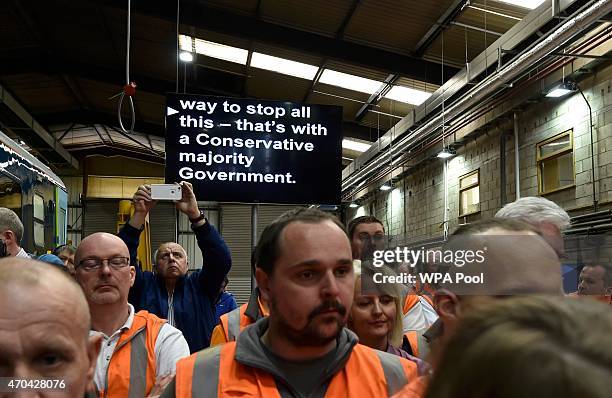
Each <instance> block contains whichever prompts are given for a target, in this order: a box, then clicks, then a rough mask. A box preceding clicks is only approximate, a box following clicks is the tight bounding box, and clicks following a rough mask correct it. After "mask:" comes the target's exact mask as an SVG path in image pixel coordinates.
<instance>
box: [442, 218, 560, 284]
mask: <svg viewBox="0 0 612 398" xmlns="http://www.w3.org/2000/svg"><path fill="white" fill-rule="evenodd" d="M446 250H451V251H453V252H459V251H466V252H467V251H472V252H477V251H479V250H480V251H481V253H482V258H483V261H474V262H471V263H470V264H466V265H464V266H462V267H457V266H455V265H453V264H448V270H449V274H450V276H451V279H452V282H451V281H448V282H447V283H443V285H442V287H443V288H445V289H447V290H449V291H451V292H454V293H455V294H457V295H464V296H465V295H488V296H500V295H518V294H553V295H560V294H561V293H562V289H561V264H560V263H559V259H558V257H557V255H556V253H555V252H554V250H553V249H552V248H551V247H550V245H548V243H547V242H546V241H545V240H544V239H543V238H542V237H541V236H540V235H538V234H537V233H535V232H533V231H532V230H530V229H525V230H522V231H518V230H512V231H510V230H507V229H505V228H503V227H502V226H497V227H495V226H494V227H492V228H489V229H487V230H484V231H480V232H476V233H474V234H467V235H457V236H453V237H451V239H450V241H449V244H448V245H447V246H446ZM459 274H462V275H464V276H480V275H482V276H483V277H484V281H483V283H462V282H465V281H467V278H466V279H463V280H462V281H459V279H458V276H459Z"/></svg>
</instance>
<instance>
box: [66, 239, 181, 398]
mask: <svg viewBox="0 0 612 398" xmlns="http://www.w3.org/2000/svg"><path fill="white" fill-rule="evenodd" d="M129 256H130V254H129V251H128V248H127V246H126V245H125V243H123V241H122V240H121V239H120V238H118V237H116V236H114V235H111V234H108V233H103V232H99V233H95V234H93V235H90V236H88V237H86V238H85V239H83V241H82V242H81V244H80V245H79V247H78V248H77V251H76V254H75V264H76V280H77V282H78V283H79V285H81V288H82V289H83V291H84V293H85V297H86V298H87V302H88V304H89V311H90V313H91V332H90V335H97V334H98V335H101V336H102V348H101V350H100V354H99V355H98V360H97V365H96V372H95V375H94V383H95V387H96V389H97V392H99V396H100V397H102V396H105V397H109V398H112V397H135V396H138V397H144V396H152V395H156V394H159V392H160V391H161V390H162V389H163V387H164V386H165V385H166V384H167V383H168V382H169V381H170V379H171V377H172V375H173V374H174V371H175V364H176V361H177V360H179V359H180V358H183V357H186V356H188V355H189V347H188V346H187V342H186V341H185V338H184V337H183V335H182V333H181V332H180V331H179V330H178V329H176V328H174V327H173V326H171V325H169V324H168V323H166V321H164V320H163V319H160V318H158V317H157V316H155V315H153V314H150V313H148V312H147V311H139V312H137V313H135V312H134V307H133V306H132V305H131V304H129V303H128V292H129V290H130V287H131V286H132V284H133V283H134V277H135V274H136V271H135V269H134V267H133V266H131V265H130V259H129Z"/></svg>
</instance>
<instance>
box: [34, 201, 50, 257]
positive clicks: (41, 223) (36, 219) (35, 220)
mask: <svg viewBox="0 0 612 398" xmlns="http://www.w3.org/2000/svg"><path fill="white" fill-rule="evenodd" d="M37 197H38V198H40V199H42V204H43V206H42V210H43V214H42V216H43V218H42V219H40V218H38V217H36V216H35V213H36V211H35V208H36V198H37ZM46 212H47V209H46V203H45V197H44V196H43V194H41V193H40V192H38V191H34V193H33V195H32V227H33V229H32V240H33V243H34V247H45V243H46V242H45V226H46V225H45V223H46V222H47V221H46V218H47V215H46ZM37 224H38V225H42V231H43V236H42V244H39V243H40V242H38V241H36V225H37Z"/></svg>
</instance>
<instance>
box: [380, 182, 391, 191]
mask: <svg viewBox="0 0 612 398" xmlns="http://www.w3.org/2000/svg"><path fill="white" fill-rule="evenodd" d="M391 189H393V187H392V186H391V184H389V183H388V182H385V183H384V184H382V185H381V186H380V190H381V191H389V190H391Z"/></svg>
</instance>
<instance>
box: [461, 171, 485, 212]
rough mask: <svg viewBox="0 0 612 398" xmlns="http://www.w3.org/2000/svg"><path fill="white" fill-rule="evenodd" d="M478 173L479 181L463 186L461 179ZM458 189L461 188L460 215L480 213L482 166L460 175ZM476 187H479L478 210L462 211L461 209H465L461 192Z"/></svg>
mask: <svg viewBox="0 0 612 398" xmlns="http://www.w3.org/2000/svg"><path fill="white" fill-rule="evenodd" d="M474 174H476V176H477V177H478V181H477V182H476V183H472V184H470V185H467V186H465V187H463V188H462V187H461V180H462V179H464V178H467V177H471V176H472V175H474ZM457 187H458V189H459V217H466V216H470V215H472V214H477V213H480V168H478V169H476V170H472V171H470V172H469V173H466V174H464V175H462V176H459V184H458V185H457ZM474 187H478V210H475V211H472V212H469V213H462V212H461V211H462V210H463V206H462V201H461V196H462V195H461V194H462V193H463V191H467V190H469V189H472V188H474Z"/></svg>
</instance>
